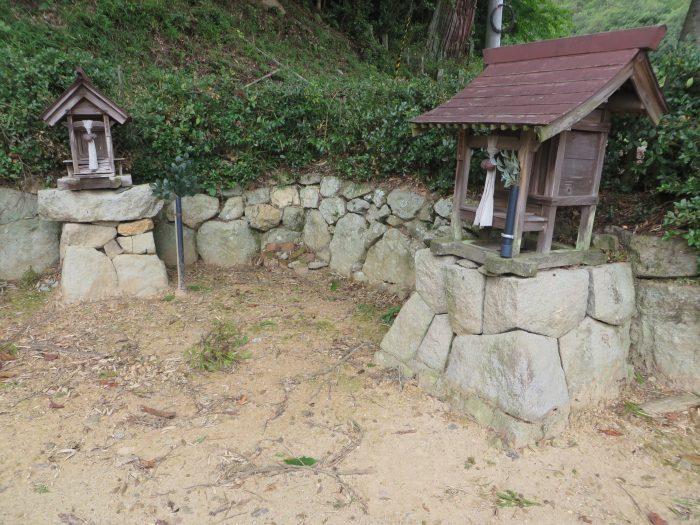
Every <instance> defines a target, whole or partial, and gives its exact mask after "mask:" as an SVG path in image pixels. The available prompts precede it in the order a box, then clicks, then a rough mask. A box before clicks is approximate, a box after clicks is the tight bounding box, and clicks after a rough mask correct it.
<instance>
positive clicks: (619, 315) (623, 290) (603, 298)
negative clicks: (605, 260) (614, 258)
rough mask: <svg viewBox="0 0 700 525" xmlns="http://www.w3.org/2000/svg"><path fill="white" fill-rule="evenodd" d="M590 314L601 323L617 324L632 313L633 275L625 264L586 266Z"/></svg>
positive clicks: (633, 307) (588, 311)
mask: <svg viewBox="0 0 700 525" xmlns="http://www.w3.org/2000/svg"><path fill="white" fill-rule="evenodd" d="M588 273H589V275H590V281H589V285H588V308H587V313H588V315H589V316H591V317H593V318H595V319H598V320H599V321H603V322H604V323H608V324H614V325H620V324H623V323H625V322H627V321H629V320H630V319H631V318H632V316H633V315H634V312H635V308H636V307H635V298H634V278H633V277H632V268H631V267H630V265H629V264H628V263H614V264H604V265H602V266H593V267H590V268H588Z"/></svg>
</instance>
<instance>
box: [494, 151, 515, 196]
mask: <svg viewBox="0 0 700 525" xmlns="http://www.w3.org/2000/svg"><path fill="white" fill-rule="evenodd" d="M496 169H497V170H498V172H499V173H500V174H501V180H502V181H503V185H504V186H505V187H506V188H510V187H512V186H517V185H518V181H519V180H520V163H519V162H518V155H517V154H516V153H515V152H514V151H502V152H501V153H500V154H499V155H498V158H497V159H496Z"/></svg>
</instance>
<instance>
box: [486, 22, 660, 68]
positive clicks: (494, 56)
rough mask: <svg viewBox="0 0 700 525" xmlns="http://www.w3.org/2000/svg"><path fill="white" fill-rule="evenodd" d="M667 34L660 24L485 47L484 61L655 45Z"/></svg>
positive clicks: (529, 58)
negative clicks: (513, 44)
mask: <svg viewBox="0 0 700 525" xmlns="http://www.w3.org/2000/svg"><path fill="white" fill-rule="evenodd" d="M665 34H666V26H664V25H658V26H653V27H640V28H635V29H625V30H622V31H611V32H608V33H596V34H593V35H583V36H573V37H569V38H559V39H557V40H545V41H543V42H532V43H529V44H519V45H515V46H505V47H498V48H491V49H484V62H485V63H486V64H499V63H503V62H516V61H522V60H532V59H536V58H548V57H558V56H565V55H579V54H582V53H600V52H605V51H617V50H620V49H634V48H640V49H656V48H657V47H658V46H659V44H660V43H661V39H663V37H664V35H665Z"/></svg>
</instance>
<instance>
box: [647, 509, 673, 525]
mask: <svg viewBox="0 0 700 525" xmlns="http://www.w3.org/2000/svg"><path fill="white" fill-rule="evenodd" d="M647 518H649V523H652V525H668V521H666V520H665V519H663V518H662V517H661V516H659V515H658V514H657V513H656V512H650V513H649V514H647Z"/></svg>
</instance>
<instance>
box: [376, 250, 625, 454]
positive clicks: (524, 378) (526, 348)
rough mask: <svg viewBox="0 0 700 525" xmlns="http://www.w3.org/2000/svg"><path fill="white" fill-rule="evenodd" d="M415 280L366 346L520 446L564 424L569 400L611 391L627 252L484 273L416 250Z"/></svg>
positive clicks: (620, 365)
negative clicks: (607, 258) (597, 262)
mask: <svg viewBox="0 0 700 525" xmlns="http://www.w3.org/2000/svg"><path fill="white" fill-rule="evenodd" d="M415 266H416V283H417V284H416V288H417V291H416V292H415V293H414V294H413V295H412V296H411V298H410V299H409V300H408V302H407V303H406V304H405V305H404V307H403V308H402V309H401V312H400V313H399V315H398V316H397V318H396V320H395V321H394V324H393V325H392V327H391V329H390V330H389V332H388V333H387V335H386V336H385V337H384V340H383V341H382V343H381V351H380V352H378V353H377V354H376V356H375V360H376V362H377V364H380V365H381V366H388V367H398V368H399V369H400V370H401V371H402V373H404V374H405V375H409V376H414V375H417V376H418V380H419V382H420V384H421V385H423V386H424V387H426V388H428V389H430V390H431V391H432V392H433V393H435V394H436V395H438V396H439V397H441V398H443V399H446V400H448V401H449V402H450V403H451V404H452V405H453V406H454V407H455V408H457V409H458V410H461V411H463V412H465V413H467V414H469V415H470V416H472V417H473V418H474V419H476V421H478V422H479V423H481V424H483V425H485V426H488V427H490V428H492V429H493V430H495V431H496V432H498V433H499V434H501V436H502V438H503V440H504V442H505V444H506V445H507V446H514V447H521V446H524V445H527V444H529V443H532V442H535V441H538V440H540V439H544V438H549V437H552V436H554V435H556V434H558V433H560V432H562V431H563V430H564V429H565V428H566V425H567V420H568V415H569V413H570V411H572V410H579V409H582V408H587V407H590V406H594V405H596V404H598V403H601V402H606V401H609V400H612V399H615V398H616V397H617V395H618V393H619V387H620V383H621V382H622V381H624V380H625V379H626V377H627V356H628V352H629V347H630V337H629V333H630V319H631V318H632V315H633V314H634V311H635V309H634V281H633V278H632V272H631V270H630V267H629V265H628V264H625V263H617V264H606V265H601V266H593V267H588V268H566V269H564V268H558V269H556V270H552V271H540V272H539V273H538V274H537V275H536V276H535V277H532V278H520V277H513V276H491V275H485V274H484V272H483V271H482V269H481V268H479V267H478V265H476V264H474V263H472V262H471V261H467V260H460V259H457V258H456V257H453V256H436V255H433V254H432V253H431V252H430V250H427V249H426V250H420V251H418V252H417V253H416V259H415Z"/></svg>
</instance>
